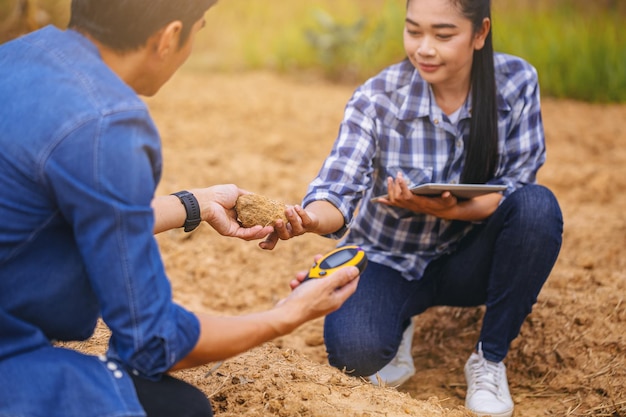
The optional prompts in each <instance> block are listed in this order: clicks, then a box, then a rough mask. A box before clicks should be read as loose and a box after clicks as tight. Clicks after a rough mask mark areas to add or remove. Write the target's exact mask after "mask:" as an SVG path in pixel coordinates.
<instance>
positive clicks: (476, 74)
mask: <svg viewBox="0 0 626 417" xmlns="http://www.w3.org/2000/svg"><path fill="white" fill-rule="evenodd" d="M410 1H411V0H407V7H408V4H409V2H410ZM448 1H450V3H451V4H452V5H454V6H455V7H456V8H457V9H458V10H459V11H460V12H461V14H463V16H465V17H466V18H467V19H469V20H470V21H471V22H472V26H473V29H474V33H477V32H478V31H479V30H480V29H481V27H482V24H483V20H484V19H485V18H489V19H490V20H491V1H490V0H448ZM493 53H494V50H493V36H492V30H491V28H490V30H489V33H488V34H487V37H486V38H485V44H484V46H483V47H482V48H481V49H478V50H474V58H473V63H472V70H471V74H470V78H471V80H470V83H471V95H472V96H471V97H472V117H471V120H470V135H469V140H468V141H467V143H466V156H465V165H464V167H463V173H462V174H461V181H462V182H464V183H468V184H482V183H485V182H487V181H489V180H490V179H491V178H492V177H493V176H494V174H495V170H496V164H497V161H498V107H497V98H496V97H497V96H496V80H495V69H494V60H493Z"/></svg>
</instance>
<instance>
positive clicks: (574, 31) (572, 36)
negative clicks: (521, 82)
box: [494, 7, 626, 102]
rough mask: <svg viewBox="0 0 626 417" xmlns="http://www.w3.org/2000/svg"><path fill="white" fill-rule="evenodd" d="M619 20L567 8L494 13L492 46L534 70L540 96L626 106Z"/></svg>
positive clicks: (625, 39) (624, 42) (625, 45)
mask: <svg viewBox="0 0 626 417" xmlns="http://www.w3.org/2000/svg"><path fill="white" fill-rule="evenodd" d="M623 21H624V16H620V15H619V14H611V13H610V12H609V11H599V12H594V13H587V14H584V13H582V12H581V11H577V10H575V9H572V8H568V7H561V8H558V9H555V10H549V11H543V12H541V13H531V11H528V10H526V11H518V12H516V13H514V14H513V13H508V14H507V13H499V14H496V15H494V26H495V28H496V29H495V30H494V45H495V47H496V49H497V50H500V51H502V52H508V53H512V54H515V55H519V56H521V57H523V58H525V59H526V60H528V61H529V62H530V63H531V64H533V65H534V66H535V67H536V68H537V71H538V72H539V76H540V82H541V89H542V92H543V95H548V96H553V97H561V98H573V99H579V100H585V101H591V102H626V33H625V31H624V29H623V28H621V26H623ZM498 28H500V29H498ZM502 28H506V29H507V30H503V29H502Z"/></svg>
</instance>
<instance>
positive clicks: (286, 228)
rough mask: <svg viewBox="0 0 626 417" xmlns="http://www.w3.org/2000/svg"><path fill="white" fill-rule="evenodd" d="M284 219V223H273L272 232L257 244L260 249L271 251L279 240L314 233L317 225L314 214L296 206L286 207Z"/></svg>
mask: <svg viewBox="0 0 626 417" xmlns="http://www.w3.org/2000/svg"><path fill="white" fill-rule="evenodd" d="M285 217H287V222H286V223H285V222H284V221H283V220H282V219H278V220H277V221H276V222H275V223H274V231H273V232H272V233H270V234H269V236H267V238H266V239H265V240H264V241H263V242H261V243H260V244H259V246H260V247H261V248H262V249H266V250H272V249H274V247H275V246H276V244H277V243H278V241H279V240H289V239H291V238H293V237H296V236H300V235H303V234H305V233H307V232H314V231H315V230H316V229H317V227H318V225H319V220H318V218H317V216H316V215H315V213H310V212H307V211H306V210H305V209H303V208H302V207H300V206H298V205H295V206H288V207H287V208H286V209H285Z"/></svg>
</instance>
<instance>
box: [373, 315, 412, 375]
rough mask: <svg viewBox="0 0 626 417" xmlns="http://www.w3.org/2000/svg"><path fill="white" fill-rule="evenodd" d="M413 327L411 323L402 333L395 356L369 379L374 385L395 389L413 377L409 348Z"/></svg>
mask: <svg viewBox="0 0 626 417" xmlns="http://www.w3.org/2000/svg"><path fill="white" fill-rule="evenodd" d="M414 330H415V326H414V325H413V321H411V324H409V326H408V327H407V328H406V329H405V330H404V333H402V341H401V342H400V346H399V347H398V352H397V353H396V356H394V358H393V359H392V360H391V362H389V363H388V364H387V365H385V366H384V367H383V368H382V369H381V370H380V371H378V372H376V373H375V374H374V375H371V376H370V377H369V380H370V382H371V383H372V384H374V385H382V384H384V385H385V386H388V387H397V386H400V385H402V384H404V383H405V382H406V381H407V380H408V379H409V378H411V377H412V376H413V375H415V365H414V364H413V356H412V355H411V347H412V345H413V332H414Z"/></svg>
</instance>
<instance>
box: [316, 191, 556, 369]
mask: <svg viewBox="0 0 626 417" xmlns="http://www.w3.org/2000/svg"><path fill="white" fill-rule="evenodd" d="M562 232H563V218H562V214H561V210H560V208H559V204H558V202H557V200H556V198H555V197H554V195H553V194H552V193H551V192H550V191H549V190H548V189H546V188H545V187H542V186H539V185H528V186H525V187H523V188H521V189H519V190H518V191H516V192H514V193H513V194H511V195H510V196H509V197H507V198H506V200H504V202H503V203H502V204H501V205H500V207H499V208H498V209H497V210H496V211H495V212H494V214H493V215H492V216H491V217H490V218H489V219H488V220H487V221H486V222H485V223H483V224H481V225H478V226H477V227H475V228H474V229H473V230H472V231H471V232H470V234H469V235H467V236H466V237H465V238H463V240H462V241H461V242H460V244H459V246H458V248H457V250H456V251H455V252H454V253H451V254H448V255H445V256H443V257H441V258H439V259H437V260H435V261H433V262H431V264H430V265H429V266H428V268H427V269H426V272H425V274H424V276H423V278H422V279H421V280H417V281H408V280H406V279H404V278H403V277H402V276H401V275H400V273H399V272H397V271H395V270H393V269H391V268H389V267H387V266H384V265H380V264H376V263H373V262H370V263H369V265H368V266H367V269H366V270H365V272H364V273H363V274H362V275H361V279H360V282H359V287H358V289H357V290H356V292H355V294H353V295H352V297H350V298H349V299H348V300H347V301H346V302H345V303H344V305H343V306H342V307H341V308H340V309H339V310H337V311H335V312H334V313H331V314H329V315H328V316H327V317H326V320H325V322H324V339H325V343H326V348H327V351H328V360H329V362H330V364H331V365H333V366H335V367H337V368H339V369H346V370H348V371H353V373H352V375H355V376H368V375H372V374H374V373H376V372H377V371H379V370H380V369H381V368H382V367H384V366H385V365H386V364H387V363H389V362H390V361H391V359H393V357H394V356H395V354H396V352H397V350H398V346H399V344H400V341H401V339H402V333H403V331H404V329H405V328H406V327H407V326H408V325H409V323H410V320H411V318H412V317H413V316H415V315H418V314H420V313H423V312H424V311H426V310H427V309H428V308H429V307H433V306H458V307H470V306H479V305H485V306H486V310H485V316H484V318H483V322H482V329H481V332H480V340H479V342H481V343H482V349H483V352H484V355H485V358H486V359H487V360H490V361H495V362H499V361H501V360H502V359H504V357H505V356H506V354H507V353H508V350H509V346H510V343H511V341H512V340H513V339H515V338H516V337H517V336H518V335H519V332H520V328H521V326H522V323H523V322H524V320H525V318H526V317H527V316H528V314H530V312H531V310H532V306H533V304H535V302H536V301H537V296H538V294H539V291H540V290H541V288H542V286H543V284H544V283H545V281H546V279H547V278H548V275H549V274H550V271H551V270H552V267H553V266H554V263H555V262H556V259H557V256H558V253H559V250H560V247H561V241H562Z"/></svg>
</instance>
